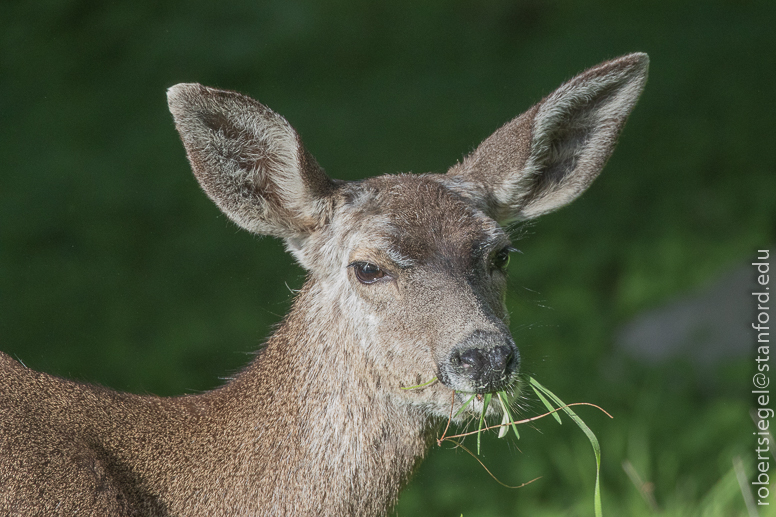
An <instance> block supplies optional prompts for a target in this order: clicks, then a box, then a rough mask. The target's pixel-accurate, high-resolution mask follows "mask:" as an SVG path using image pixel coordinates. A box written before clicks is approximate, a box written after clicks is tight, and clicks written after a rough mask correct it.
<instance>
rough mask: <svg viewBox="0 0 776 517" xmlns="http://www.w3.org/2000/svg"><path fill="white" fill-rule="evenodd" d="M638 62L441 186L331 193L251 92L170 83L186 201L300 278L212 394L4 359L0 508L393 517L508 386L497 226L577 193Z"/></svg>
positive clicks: (412, 178)
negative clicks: (285, 257)
mask: <svg viewBox="0 0 776 517" xmlns="http://www.w3.org/2000/svg"><path fill="white" fill-rule="evenodd" d="M648 65H649V59H648V56H647V55H646V54H643V53H633V54H628V55H625V56H622V57H619V58H617V59H613V60H610V61H606V62H603V63H601V64H599V65H597V66H595V67H593V68H590V69H588V70H587V71H585V72H583V73H581V74H579V75H577V76H575V77H573V78H572V79H571V80H569V81H567V82H565V83H564V84H562V85H561V86H560V87H559V88H558V89H556V90H555V91H553V92H552V93H551V94H549V95H548V96H546V97H545V98H543V99H542V100H541V101H540V102H538V103H537V104H536V105H534V106H533V107H532V108H530V109H529V110H528V111H526V112H525V113H523V114H522V115H520V116H518V117H516V118H514V119H512V120H511V121H509V122H507V123H506V124H505V125H504V126H502V127H501V128H500V129H498V130H496V131H495V132H494V133H493V134H492V135H491V136H489V137H488V138H487V139H485V140H484V141H483V142H482V143H481V144H480V145H479V146H477V147H476V148H475V149H474V150H473V151H472V152H471V153H470V154H468V156H466V157H464V158H463V159H462V160H460V161H459V162H458V163H456V164H455V165H453V166H452V167H451V168H450V169H449V170H448V171H447V172H446V173H427V174H411V173H403V174H386V175H382V176H376V177H371V178H367V179H363V180H357V181H342V180H336V179H332V178H330V177H329V176H328V175H327V174H326V173H325V172H324V170H323V169H322V168H321V167H320V166H319V165H318V163H317V162H316V160H315V159H314V158H313V156H312V155H311V154H310V153H309V152H308V151H307V150H306V149H305V147H304V146H303V145H302V141H301V139H300V137H299V135H298V133H297V132H296V131H295V130H294V129H293V128H292V127H291V125H290V124H289V123H288V122H287V121H286V120H285V119H284V118H283V117H281V116H280V115H278V114H276V113H275V112H273V111H272V110H270V109H269V108H267V107H265V106H264V105H262V104H260V103H259V102H257V101H255V100H253V99H252V98H250V97H247V96H244V95H242V94H239V93H236V92H233V91H226V90H220V89H214V88H209V87H205V86H202V85H199V84H178V85H175V86H172V87H171V88H169V90H168V93H167V96H168V105H169V109H170V111H171V113H172V116H173V119H174V122H175V126H176V129H177V131H178V132H179V134H180V138H181V140H182V142H183V146H184V148H185V150H186V153H187V156H188V160H189V162H190V164H191V167H192V169H193V172H194V175H195V176H196V178H197V180H198V182H199V184H200V186H201V187H202V189H203V190H204V191H205V193H206V194H207V196H209V197H210V198H211V199H212V201H214V202H215V204H216V205H217V206H218V207H219V208H220V210H221V211H222V212H223V213H224V214H225V215H226V216H227V217H228V219H229V220H231V221H233V222H234V223H236V224H237V225H238V226H239V227H241V228H243V229H245V230H247V231H249V232H252V233H254V234H258V235H269V236H273V237H277V238H279V239H282V241H283V242H284V243H285V247H286V249H287V250H288V252H290V254H291V255H292V256H293V257H294V258H295V259H296V261H297V262H298V263H299V264H300V265H301V266H302V267H303V268H304V269H305V270H306V280H305V283H304V285H303V287H302V288H301V289H300V290H299V292H298V293H297V294H296V295H295V297H294V300H293V302H292V305H291V308H290V310H289V312H288V314H287V315H286V316H285V317H284V318H283V320H282V322H281V323H280V324H279V326H278V327H277V328H276V330H275V332H274V333H273V334H272V335H271V337H269V338H268V339H267V341H266V342H265V343H264V345H263V346H262V347H261V348H260V350H259V352H257V355H256V357H255V358H254V359H253V360H252V362H250V364H249V365H248V366H247V367H245V369H244V370H242V371H241V372H240V373H238V374H236V375H234V376H233V377H231V378H230V379H228V380H227V382H226V383H225V384H223V385H222V386H220V387H218V388H216V389H214V390H212V391H206V392H202V393H198V394H187V395H182V396H175V397H158V396H153V395H137V394H132V393H121V392H117V391H113V390H111V389H108V388H105V387H101V386H96V385H90V384H86V383H80V382H75V381H71V380H66V379H63V378H58V377H55V376H52V375H48V374H46V373H41V372H37V371H34V370H32V369H30V368H27V367H26V366H24V365H23V364H22V363H20V362H17V361H16V360H14V359H12V358H11V357H10V356H8V355H7V354H4V353H0V514H2V515H7V516H16V515H18V516H22V515H23V516H32V515H47V516H48V515H95V516H97V515H99V516H139V515H142V516H227V515H228V516H254V515H302V516H307V515H316V516H320V515H326V516H328V515H331V516H334V515H337V516H339V515H352V516H373V515H384V514H386V513H387V512H389V511H390V510H391V509H392V508H393V506H394V504H395V503H396V501H397V499H398V495H399V492H400V490H401V488H402V487H403V486H404V485H405V484H406V483H407V482H408V479H409V478H410V476H411V474H412V472H413V470H414V469H415V468H416V466H417V465H418V464H419V462H420V461H421V460H422V459H423V457H424V455H425V454H426V452H427V450H428V449H429V447H430V445H431V443H432V442H433V438H434V432H435V430H436V429H438V428H439V426H440V425H441V424H443V423H444V422H445V421H447V419H448V418H449V417H450V415H451V414H452V412H453V411H456V410H457V409H460V408H461V407H462V406H463V404H464V401H465V400H466V399H470V398H471V396H472V394H476V395H483V394H487V393H494V392H497V391H499V390H513V391H514V390H516V389H517V388H518V385H519V382H520V369H521V356H520V353H519V350H518V347H517V345H516V343H515V341H514V339H513V337H512V335H511V333H510V330H509V320H510V315H509V313H508V311H507V308H506V302H505V300H506V298H505V297H506V286H507V271H508V262H509V256H510V252H512V251H513V249H512V243H511V238H510V229H511V228H515V225H518V224H520V223H521V222H523V221H529V220H532V219H534V218H536V217H538V216H540V215H543V214H546V213H549V212H552V211H554V210H556V209H558V208H560V207H562V206H564V205H566V204H568V203H569V202H571V201H572V200H574V199H576V198H577V197H579V196H580V195H581V194H582V192H583V191H585V189H587V188H588V187H589V186H590V184H591V183H592V182H593V180H594V179H595V178H596V177H597V176H598V175H599V173H600V172H601V169H602V168H603V167H604V165H605V163H606V162H607V160H608V159H609V157H610V155H611V154H612V151H613V149H614V146H615V144H616V141H617V139H618V137H619V135H620V133H621V131H622V129H623V125H624V123H625V121H626V119H627V118H628V116H629V114H630V113H631V111H632V109H633V107H634V105H635V103H636V101H637V99H638V97H639V96H640V94H641V92H642V90H643V88H644V85H645V82H646V78H647V70H648ZM429 379H435V381H434V382H432V383H430V384H428V385H425V386H422V387H418V388H417V389H401V388H402V387H405V388H406V387H409V386H417V385H420V384H421V383H423V382H424V381H427V380H429ZM482 404H483V402H482V397H477V398H476V399H475V400H474V401H473V402H472V403H471V404H470V405H469V407H467V408H466V411H464V412H462V414H461V415H458V416H455V417H454V418H453V421H454V422H455V423H458V424H461V423H464V422H465V420H466V419H467V418H471V417H472V416H473V415H478V414H479V412H480V411H481V410H482ZM496 406H497V405H495V404H492V405H490V407H489V408H488V409H487V416H489V417H493V416H498V415H499V412H500V411H501V410H500V409H499V408H498V407H496Z"/></svg>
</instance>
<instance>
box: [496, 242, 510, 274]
mask: <svg viewBox="0 0 776 517" xmlns="http://www.w3.org/2000/svg"><path fill="white" fill-rule="evenodd" d="M511 251H512V248H510V247H508V246H507V247H506V248H502V249H501V250H499V252H498V253H496V254H495V255H494V256H493V268H494V269H506V267H507V266H508V265H509V252H511Z"/></svg>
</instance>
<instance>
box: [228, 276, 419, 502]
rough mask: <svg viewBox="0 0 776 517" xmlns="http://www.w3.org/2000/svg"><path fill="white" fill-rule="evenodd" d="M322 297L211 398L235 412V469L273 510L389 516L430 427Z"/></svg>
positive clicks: (308, 299)
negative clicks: (383, 377)
mask: <svg viewBox="0 0 776 517" xmlns="http://www.w3.org/2000/svg"><path fill="white" fill-rule="evenodd" d="M318 290H319V287H318V285H317V284H316V283H315V282H314V281H308V283H307V284H306V285H305V287H304V288H303V290H302V292H301V293H300V294H299V296H298V298H297V300H296V301H295V303H294V307H293V309H292V311H291V312H290V314H289V315H288V317H287V318H286V319H285V320H284V322H283V323H282V325H281V326H280V328H279V329H278V331H277V332H276V333H275V335H274V336H273V337H272V338H271V339H270V340H269V342H268V344H267V347H266V349H264V350H263V351H261V352H260V354H259V355H258V357H257V359H256V360H255V361H254V362H253V363H252V364H251V365H250V366H249V367H248V368H247V369H246V370H245V371H244V372H243V373H242V374H240V375H239V376H238V377H237V378H235V380H234V381H232V382H231V383H230V384H229V385H227V386H226V387H224V388H222V389H221V390H219V391H218V392H215V394H214V395H216V398H218V399H221V400H226V401H227V402H226V404H227V405H228V406H230V411H228V412H227V415H226V416H227V418H228V421H227V422H225V425H226V426H227V428H229V429H232V430H233V431H234V432H235V433H236V434H237V436H238V438H237V441H238V442H240V444H239V446H238V448H237V449H236V450H235V454H237V457H235V461H236V462H237V468H238V469H239V471H240V472H242V475H243V476H245V479H246V480H249V481H250V485H251V489H253V490H256V491H258V492H260V493H262V495H263V497H261V499H265V498H266V499H265V500H270V501H272V506H273V508H272V513H275V514H278V515H290V514H295V515H306V514H314V515H376V514H382V513H384V512H385V511H386V510H387V509H388V508H390V507H391V506H392V505H393V503H394V502H395V500H396V498H397V497H398V493H399V490H400V489H401V487H402V486H403V484H404V483H405V482H406V480H407V479H408V477H409V475H410V473H411V472H412V469H413V467H414V466H415V464H416V463H417V461H418V460H419V459H420V458H421V457H422V456H423V455H424V453H425V451H426V449H427V444H428V436H429V430H430V429H429V424H430V422H429V420H428V418H427V417H426V416H425V415H424V414H423V413H422V412H421V410H419V409H418V408H413V407H411V406H409V405H406V404H400V403H399V402H398V401H397V397H395V396H394V395H392V393H391V390H392V389H398V387H396V388H392V387H390V386H384V385H381V375H380V370H379V368H376V367H375V365H372V364H370V363H369V361H368V360H367V359H366V357H365V355H364V354H363V352H362V350H363V345H362V344H361V343H359V342H358V338H357V337H356V335H355V334H356V333H355V332H354V331H353V330H352V329H349V328H348V327H347V325H342V323H341V322H342V321H343V319H342V318H341V317H340V315H339V314H337V312H338V308H337V306H336V304H334V303H331V302H327V301H326V298H325V297H324V295H323V293H321V292H318ZM313 301H315V302H316V303H313ZM237 414H239V415H240V416H239V418H238V417H237Z"/></svg>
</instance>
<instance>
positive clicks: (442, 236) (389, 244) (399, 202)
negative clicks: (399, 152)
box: [344, 175, 506, 263]
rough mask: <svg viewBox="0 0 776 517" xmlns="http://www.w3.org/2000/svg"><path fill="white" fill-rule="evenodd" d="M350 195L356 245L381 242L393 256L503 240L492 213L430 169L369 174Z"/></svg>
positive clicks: (464, 249) (458, 250) (443, 253)
mask: <svg viewBox="0 0 776 517" xmlns="http://www.w3.org/2000/svg"><path fill="white" fill-rule="evenodd" d="M348 198H349V201H348V203H346V206H345V207H344V210H345V212H346V213H347V215H348V219H350V224H351V225H352V226H351V227H352V228H353V229H354V232H355V234H354V237H356V238H357V240H358V241H360V242H359V247H366V248H369V247H373V248H380V249H382V250H384V253H386V254H387V255H388V258H389V259H391V260H392V261H394V262H399V263H401V262H402V261H423V262H425V261H428V260H429V259H431V258H432V257H447V258H465V257H469V256H471V255H472V254H473V253H475V254H476V253H477V252H478V251H479V250H481V249H483V248H488V247H490V246H493V245H497V244H499V243H501V242H502V241H505V240H506V236H505V234H504V232H503V230H502V229H501V227H500V226H499V225H498V224H497V223H496V222H495V221H494V220H493V219H491V218H489V217H487V216H486V215H485V214H483V213H482V212H481V211H479V210H478V209H477V208H475V207H474V206H472V205H471V204H470V203H469V202H467V201H466V200H465V199H463V198H462V197H461V196H459V195H457V194H456V193H454V192H452V191H451V190H449V189H448V188H446V187H445V186H444V185H442V184H440V183H439V182H437V181H435V180H434V179H433V176H430V175H429V176H411V175H399V176H381V177H378V178H372V179H370V180H367V181H364V182H361V183H359V184H357V185H356V186H355V188H353V190H351V192H350V193H349V195H348ZM354 223H355V224H354Z"/></svg>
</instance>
